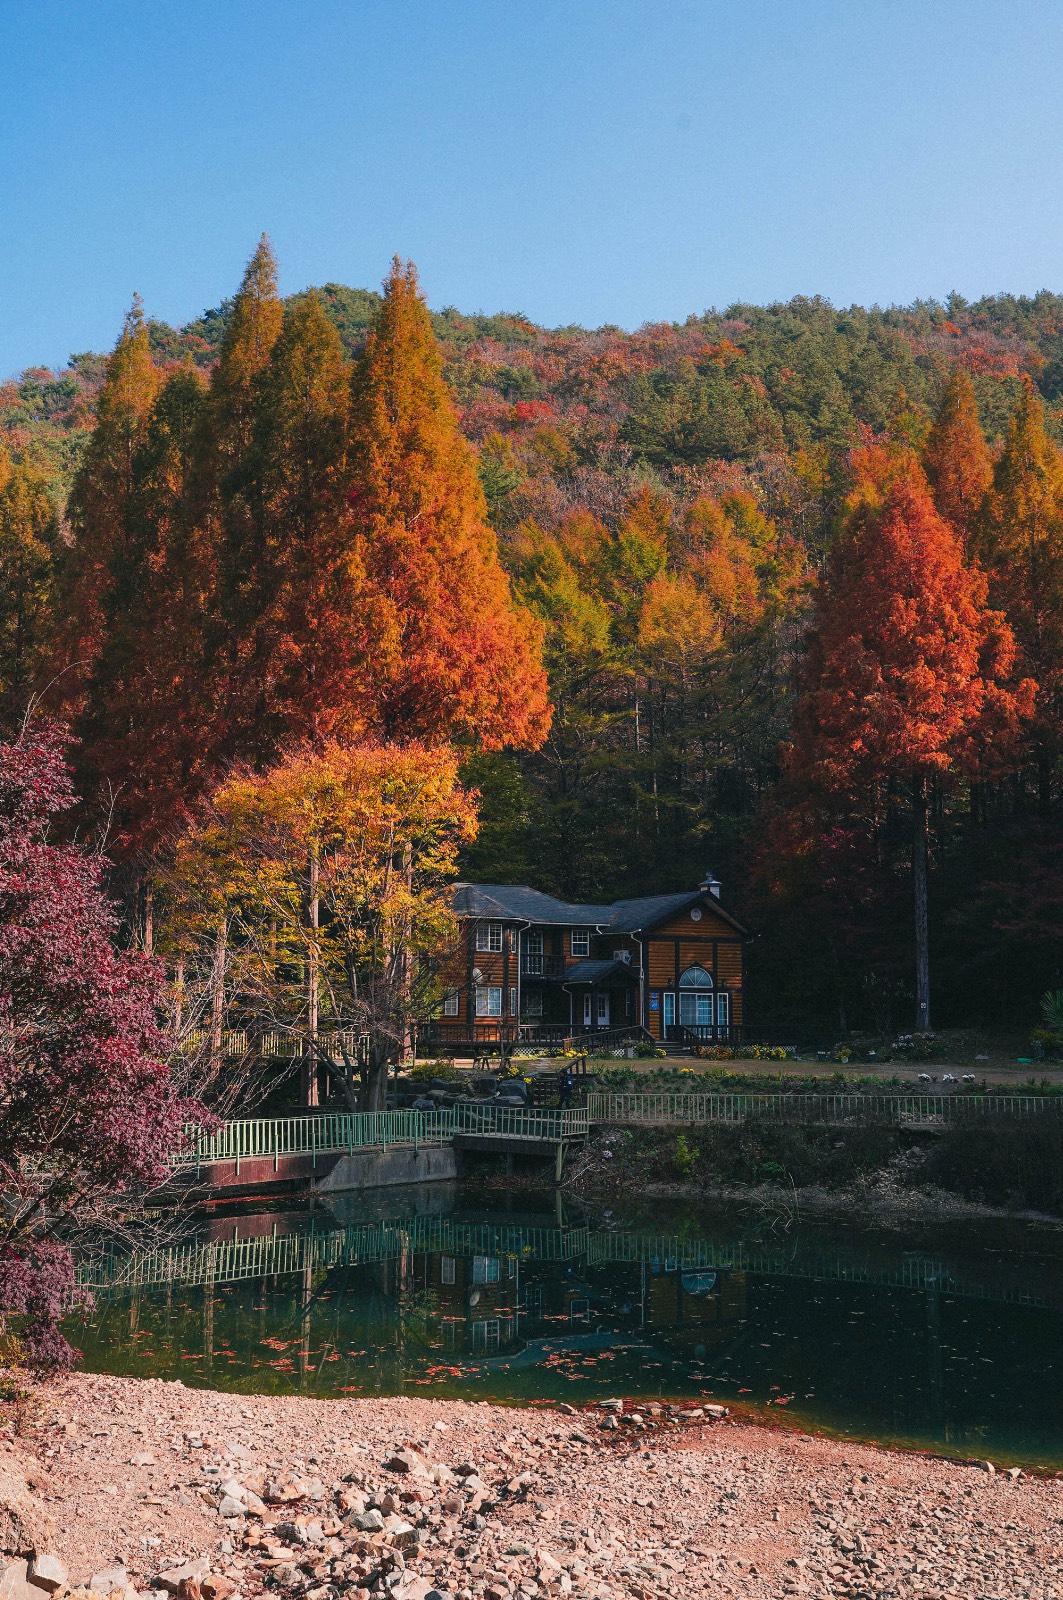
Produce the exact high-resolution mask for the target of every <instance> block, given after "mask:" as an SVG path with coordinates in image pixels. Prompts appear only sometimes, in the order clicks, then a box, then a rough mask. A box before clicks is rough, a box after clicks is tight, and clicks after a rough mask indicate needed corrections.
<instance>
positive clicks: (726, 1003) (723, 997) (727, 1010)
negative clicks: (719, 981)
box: [716, 989, 731, 1028]
mask: <svg viewBox="0 0 1063 1600" xmlns="http://www.w3.org/2000/svg"><path fill="white" fill-rule="evenodd" d="M716 1021H717V1022H718V1023H719V1024H720V1027H721V1028H729V1027H730V1026H731V996H730V995H729V994H728V993H727V990H726V989H721V990H720V992H719V994H718V995H717V996H716Z"/></svg>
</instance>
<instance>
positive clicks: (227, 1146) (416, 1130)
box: [171, 1111, 454, 1170]
mask: <svg viewBox="0 0 1063 1600" xmlns="http://www.w3.org/2000/svg"><path fill="white" fill-rule="evenodd" d="M453 1136H454V1132H453V1128H452V1126H451V1121H450V1114H449V1112H447V1111H367V1112H358V1111H335V1112H332V1111H324V1112H320V1113H318V1114H317V1115H315V1116H306V1117H249V1118H247V1119H245V1120H243V1121H239V1122H224V1123H222V1125H221V1127H220V1128H218V1129H216V1130H215V1131H214V1132H213V1133H204V1134H199V1135H198V1136H192V1137H190V1139H189V1142H188V1145H187V1146H186V1148H185V1149H184V1151H182V1152H181V1153H180V1154H179V1155H177V1156H175V1157H174V1158H173V1159H172V1161H171V1165H172V1166H175V1167H188V1166H197V1165H200V1164H202V1163H206V1162H212V1161H235V1162H236V1163H237V1169H238V1170H239V1163H240V1162H241V1161H251V1160H259V1159H261V1158H263V1157H267V1158H269V1159H271V1160H272V1161H273V1163H274V1165H275V1166H276V1164H277V1162H278V1161H279V1160H280V1158H281V1157H282V1156H305V1155H309V1156H316V1155H319V1154H320V1155H326V1154H335V1153H336V1152H337V1151H344V1150H346V1151H354V1150H365V1149H386V1148H387V1147H388V1146H389V1145H401V1146H404V1147H406V1148H410V1147H412V1148H414V1149H419V1148H420V1147H421V1146H422V1145H442V1144H449V1143H450V1141H451V1139H452V1138H453Z"/></svg>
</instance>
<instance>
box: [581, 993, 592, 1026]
mask: <svg viewBox="0 0 1063 1600" xmlns="http://www.w3.org/2000/svg"><path fill="white" fill-rule="evenodd" d="M590 1025H591V992H590V990H589V989H588V990H587V993H586V994H585V995H584V996H583V1026H584V1027H585V1028H589V1027H590Z"/></svg>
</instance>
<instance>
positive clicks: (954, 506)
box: [923, 367, 993, 544]
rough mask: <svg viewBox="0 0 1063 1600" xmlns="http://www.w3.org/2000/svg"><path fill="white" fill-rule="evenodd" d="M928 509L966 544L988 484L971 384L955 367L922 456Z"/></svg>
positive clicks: (989, 463)
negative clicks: (929, 501) (931, 506)
mask: <svg viewBox="0 0 1063 1600" xmlns="http://www.w3.org/2000/svg"><path fill="white" fill-rule="evenodd" d="M923 468H924V470H925V472H926V475H927V479H928V481H929V483H930V490H931V493H932V494H933V496H934V504H935V506H936V507H937V509H938V512H939V513H940V515H941V516H943V517H944V518H945V520H946V522H951V523H952V526H953V527H954V528H955V529H956V531H957V533H958V534H959V535H960V537H961V538H962V539H963V541H964V544H966V543H967V542H968V541H969V539H970V536H971V532H972V529H973V528H974V524H975V519H976V517H977V515H978V512H979V510H980V509H981V505H982V501H983V500H984V499H985V496H986V491H987V490H988V488H989V485H990V484H991V483H992V481H993V463H992V460H991V458H990V455H989V446H988V445H987V444H986V441H985V434H984V433H983V432H982V426H981V423H980V422H979V420H978V401H977V400H976V399H975V393H974V385H973V384H972V383H971V379H970V376H969V374H968V373H967V372H966V371H965V369H964V368H963V367H957V368H956V370H955V372H954V373H953V374H952V377H951V378H950V379H949V381H948V383H947V384H946V386H945V393H944V395H943V396H942V399H941V405H940V406H939V407H938V412H937V416H936V417H935V418H934V423H933V426H932V427H931V429H930V433H929V436H928V438H927V441H926V448H925V450H924V452H923Z"/></svg>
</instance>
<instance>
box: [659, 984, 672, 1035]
mask: <svg viewBox="0 0 1063 1600" xmlns="http://www.w3.org/2000/svg"><path fill="white" fill-rule="evenodd" d="M662 999H663V1002H664V1025H665V1027H666V1028H674V1027H675V993H674V991H673V990H671V989H666V990H665V992H664V995H663V996H662Z"/></svg>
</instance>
